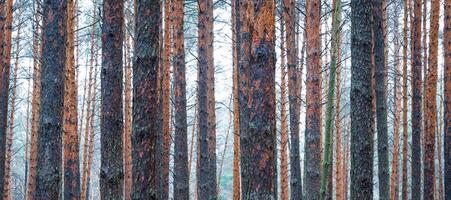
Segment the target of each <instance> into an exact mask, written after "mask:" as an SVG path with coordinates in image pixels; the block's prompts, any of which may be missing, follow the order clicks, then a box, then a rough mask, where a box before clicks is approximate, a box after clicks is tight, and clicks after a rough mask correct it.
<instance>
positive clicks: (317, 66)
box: [304, 1, 322, 200]
mask: <svg viewBox="0 0 451 200" xmlns="http://www.w3.org/2000/svg"><path fill="white" fill-rule="evenodd" d="M320 3H321V2H320V1H307V6H306V13H307V20H306V26H307V27H306V32H307V80H306V83H307V86H306V87H307V96H306V103H307V111H306V112H307V113H306V122H305V124H306V126H305V161H304V162H305V183H304V185H305V198H306V199H312V200H315V199H319V197H320V176H321V175H320V163H321V162H320V160H321V105H322V104H321V62H320V58H321V55H320V53H321V50H320V48H321V47H320V46H321V39H320V30H319V29H320V28H319V27H320V7H321V6H320Z"/></svg>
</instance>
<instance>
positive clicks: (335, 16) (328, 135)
mask: <svg viewBox="0 0 451 200" xmlns="http://www.w3.org/2000/svg"><path fill="white" fill-rule="evenodd" d="M340 26H341V0H334V1H333V10H332V38H331V40H332V42H331V61H330V67H329V86H328V94H327V113H326V128H325V129H326V131H325V145H324V147H325V148H324V152H323V158H324V162H323V166H322V174H321V194H320V196H321V199H326V195H327V196H329V198H331V197H332V195H331V193H332V192H328V191H329V190H328V189H331V188H328V179H329V178H330V176H332V174H331V173H330V174H329V171H330V169H331V168H332V167H331V166H332V163H333V157H332V156H331V155H332V152H331V150H330V149H331V148H332V147H333V143H332V138H333V134H332V122H333V121H334V119H333V111H334V99H335V81H336V71H337V66H338V63H339V62H340V60H339V59H340V55H339V52H340V47H341V45H340V41H341V39H340V37H341V36H340V32H341V31H340ZM336 109H338V108H336ZM336 120H338V119H336ZM328 176H329V177H328ZM330 191H332V190H330ZM326 192H327V193H328V194H326ZM329 198H328V199H329Z"/></svg>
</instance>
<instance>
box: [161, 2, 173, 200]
mask: <svg viewBox="0 0 451 200" xmlns="http://www.w3.org/2000/svg"><path fill="white" fill-rule="evenodd" d="M170 13H171V0H165V1H164V39H163V40H164V41H163V43H164V47H163V172H162V173H163V190H162V192H163V194H162V199H163V200H168V199H169V153H170V149H171V129H170V112H169V108H170V99H169V97H170V95H171V77H170V76H171V75H170V70H171V69H170V68H171V61H170V59H171V33H172V31H171V28H172V20H171V16H170Z"/></svg>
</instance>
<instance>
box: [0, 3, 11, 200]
mask: <svg viewBox="0 0 451 200" xmlns="http://www.w3.org/2000/svg"><path fill="white" fill-rule="evenodd" d="M10 1H11V4H12V0H8V3H9V2H10ZM5 8H8V6H7V3H6V2H5V0H1V1H0V32H1V33H2V34H0V35H1V36H0V160H2V161H4V160H5V159H6V140H7V139H6V138H7V135H8V133H7V123H8V96H9V73H10V72H9V71H10V66H9V65H7V56H6V53H5V52H6V51H7V49H8V47H7V42H6V41H7V38H8V36H7V34H5V33H6V32H7V30H8V28H7V27H6V24H7V22H6V21H7V20H6V17H7V13H8V11H6V10H5ZM5 172H6V166H5V162H0V196H1V197H3V196H4V188H5Z"/></svg>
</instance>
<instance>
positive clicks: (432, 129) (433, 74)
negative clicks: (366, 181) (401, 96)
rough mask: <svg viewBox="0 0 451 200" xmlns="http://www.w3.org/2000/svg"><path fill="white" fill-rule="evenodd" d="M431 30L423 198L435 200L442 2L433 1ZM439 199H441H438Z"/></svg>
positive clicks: (425, 110)
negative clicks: (437, 98) (439, 38)
mask: <svg viewBox="0 0 451 200" xmlns="http://www.w3.org/2000/svg"><path fill="white" fill-rule="evenodd" d="M430 13H431V17H430V20H431V21H430V28H429V31H430V32H429V58H428V73H427V79H426V80H425V81H426V89H425V94H424V98H425V102H426V103H425V107H424V112H425V119H424V120H425V121H424V125H425V126H424V146H423V148H424V161H423V164H424V170H423V171H424V183H423V187H424V188H423V198H424V199H434V186H435V185H436V184H435V183H436V179H435V134H436V128H437V101H436V96H437V70H438V30H439V14H440V1H439V0H432V1H431V12H430ZM436 198H439V197H436Z"/></svg>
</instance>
